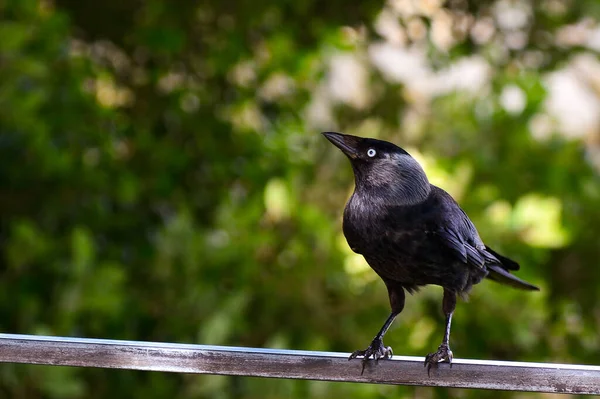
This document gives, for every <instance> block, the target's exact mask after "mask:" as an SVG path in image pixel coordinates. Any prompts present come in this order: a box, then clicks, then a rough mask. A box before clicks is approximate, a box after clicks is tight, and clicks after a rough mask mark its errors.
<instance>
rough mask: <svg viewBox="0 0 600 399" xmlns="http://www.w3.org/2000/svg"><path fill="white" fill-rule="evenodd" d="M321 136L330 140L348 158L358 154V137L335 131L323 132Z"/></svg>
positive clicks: (353, 157)
mask: <svg viewBox="0 0 600 399" xmlns="http://www.w3.org/2000/svg"><path fill="white" fill-rule="evenodd" d="M323 136H325V137H327V140H329V141H331V142H332V143H333V145H334V146H336V147H337V148H339V149H340V150H342V152H343V153H344V154H346V156H347V157H348V158H350V159H355V158H356V157H357V156H358V149H357V147H358V143H359V141H360V137H356V136H350V135H348V134H341V133H335V132H323Z"/></svg>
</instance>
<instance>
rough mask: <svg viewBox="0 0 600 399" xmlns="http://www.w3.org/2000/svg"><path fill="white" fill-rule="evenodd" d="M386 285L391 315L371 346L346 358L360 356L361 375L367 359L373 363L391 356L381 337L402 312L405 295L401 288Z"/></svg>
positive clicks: (390, 284)
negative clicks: (370, 359)
mask: <svg viewBox="0 0 600 399" xmlns="http://www.w3.org/2000/svg"><path fill="white" fill-rule="evenodd" d="M386 285H387V286H388V294H389V297H390V304H391V305H392V313H390V315H389V316H388V318H387V320H386V321H385V323H383V326H382V327H381V329H380V330H379V332H378V333H377V335H376V336H375V338H373V341H371V345H369V346H368V347H367V349H365V350H357V351H354V352H353V353H352V354H351V355H350V357H349V358H348V360H351V359H354V358H356V357H359V356H362V358H363V360H362V371H361V375H362V374H363V373H364V372H365V366H366V364H367V361H368V360H369V358H371V357H372V358H373V359H374V360H375V361H377V360H379V359H389V358H391V357H392V355H393V351H392V348H391V347H390V346H385V345H384V344H383V336H384V335H385V333H386V332H387V330H388V329H389V328H390V326H391V325H392V323H393V322H394V319H395V318H396V316H398V314H400V312H402V309H403V308H404V297H405V295H404V289H403V288H402V287H401V286H399V285H396V284H393V283H386Z"/></svg>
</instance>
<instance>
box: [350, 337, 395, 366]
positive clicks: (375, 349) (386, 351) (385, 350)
mask: <svg viewBox="0 0 600 399" xmlns="http://www.w3.org/2000/svg"><path fill="white" fill-rule="evenodd" d="M393 354H394V352H393V351H392V347H391V346H384V345H383V340H382V339H381V338H376V339H374V340H373V342H371V345H369V347H368V348H367V349H365V350H358V351H354V352H353V353H352V354H351V355H350V357H349V358H348V360H352V359H355V358H357V357H359V356H361V357H362V358H363V359H362V371H361V373H360V374H361V375H362V374H363V373H364V372H365V366H366V365H367V362H368V361H369V358H373V360H375V362H377V361H378V360H379V359H391V358H392V356H393Z"/></svg>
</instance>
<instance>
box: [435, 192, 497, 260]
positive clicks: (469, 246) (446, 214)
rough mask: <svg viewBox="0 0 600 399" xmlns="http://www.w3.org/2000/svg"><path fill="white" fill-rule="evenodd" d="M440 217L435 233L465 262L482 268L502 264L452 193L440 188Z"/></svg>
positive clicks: (438, 194)
mask: <svg viewBox="0 0 600 399" xmlns="http://www.w3.org/2000/svg"><path fill="white" fill-rule="evenodd" d="M438 190H439V191H438V193H436V194H437V196H438V201H439V203H438V209H439V211H440V212H439V213H438V217H437V218H436V220H437V223H436V226H435V229H434V233H435V234H436V235H437V236H438V237H439V238H440V239H441V241H442V242H443V243H444V244H445V245H446V247H448V248H449V249H450V250H452V252H453V253H454V254H455V255H456V257H457V258H458V259H459V260H461V261H462V262H464V263H467V264H469V265H472V266H475V267H478V268H482V267H484V265H485V264H486V263H497V264H501V261H500V260H499V259H498V258H497V257H496V256H494V255H495V254H493V253H491V252H488V251H487V250H486V246H485V245H484V244H483V241H481V238H480V237H479V233H478V232H477V229H476V228H475V226H474V225H473V222H471V220H470V219H469V217H468V216H467V215H466V214H465V212H464V211H463V210H462V209H461V208H460V206H459V205H458V204H457V203H456V201H454V199H453V198H452V197H451V196H450V194H448V193H446V192H445V191H443V190H442V189H438Z"/></svg>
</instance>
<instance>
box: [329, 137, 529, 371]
mask: <svg viewBox="0 0 600 399" xmlns="http://www.w3.org/2000/svg"><path fill="white" fill-rule="evenodd" d="M323 134H324V135H325V136H326V137H327V139H329V141H331V142H332V143H333V144H334V145H335V146H337V147H338V148H339V149H340V150H342V152H343V153H344V154H346V156H347V157H348V158H349V159H350V162H351V164H352V168H353V170H354V176H355V190H354V193H353V194H352V196H351V198H350V200H349V201H348V203H347V204H346V208H345V210H344V222H343V230H344V235H345V237H346V240H347V241H348V244H349V245H350V248H351V249H352V250H353V251H354V252H356V253H359V254H361V255H363V256H364V258H365V259H366V261H367V262H368V264H369V265H370V266H371V268H372V269H373V270H374V271H375V272H376V273H377V274H378V275H379V276H380V277H381V278H382V280H383V281H384V283H385V285H386V286H387V289H388V294H389V298H390V305H391V307H392V312H391V314H390V316H389V317H388V319H387V320H386V322H385V323H384V325H383V327H382V328H381V330H380V331H379V333H378V334H377V335H376V336H375V338H374V339H373V342H372V343H371V345H369V347H368V348H367V349H365V350H359V351H356V352H354V353H353V354H352V355H351V356H350V358H351V359H352V358H355V357H357V356H362V357H363V370H364V364H365V363H364V362H366V360H367V359H369V358H370V357H373V358H374V359H379V358H387V357H390V356H391V355H392V350H391V348H390V347H386V346H384V345H383V336H384V334H385V333H386V331H387V329H388V328H389V326H390V325H391V324H392V322H393V321H394V318H395V317H396V316H397V315H398V314H399V313H400V312H401V311H402V309H403V308H404V299H405V291H408V292H409V293H412V292H415V291H416V290H418V288H419V287H420V286H424V285H428V284H434V285H439V286H441V287H443V289H444V298H443V302H442V308H443V311H444V314H445V315H446V332H445V334H444V338H443V340H442V344H441V345H440V346H439V348H438V350H437V352H434V353H430V354H429V355H427V357H426V359H425V365H426V366H427V371H428V372H429V370H430V368H431V367H432V366H435V365H437V363H438V362H440V361H447V362H450V363H451V362H452V351H451V350H450V346H449V337H450V323H451V320H452V314H453V312H454V308H455V306H456V297H457V295H461V296H464V295H466V294H467V293H468V292H469V290H470V289H471V287H472V286H473V285H474V284H477V283H479V282H480V281H481V280H482V279H483V278H485V277H487V278H489V279H491V280H494V281H497V282H500V283H503V284H506V285H510V286H512V287H515V288H521V289H526V290H537V289H538V288H537V287H535V286H534V285H532V284H529V283H527V282H525V281H523V280H521V279H519V278H517V277H515V276H514V275H512V274H510V272H511V271H516V270H519V265H518V264H517V263H516V262H514V261H512V260H510V259H508V258H506V257H504V256H502V255H500V254H498V253H497V252H495V251H493V250H492V249H491V248H489V247H488V246H486V245H485V244H484V243H483V241H482V240H481V238H480V237H479V234H478V232H477V229H476V228H475V226H474V225H473V223H472V222H471V220H470V219H469V218H468V216H467V215H466V214H465V212H464V211H463V210H462V209H461V208H460V206H459V205H458V204H457V203H456V201H454V199H453V198H452V197H451V196H450V194H448V193H447V192H445V191H444V190H442V189H441V188H439V187H436V186H434V185H432V184H430V183H429V180H428V179H427V176H426V174H425V172H424V171H423V169H422V168H421V166H420V165H419V163H418V162H417V161H416V160H415V159H414V158H412V157H411V156H410V155H409V154H408V153H407V152H406V151H405V150H403V149H402V148H400V147H397V146H396V145H394V144H392V143H388V142H385V141H381V140H375V139H369V138H361V137H356V136H350V135H344V134H340V133H333V132H326V133H323Z"/></svg>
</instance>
